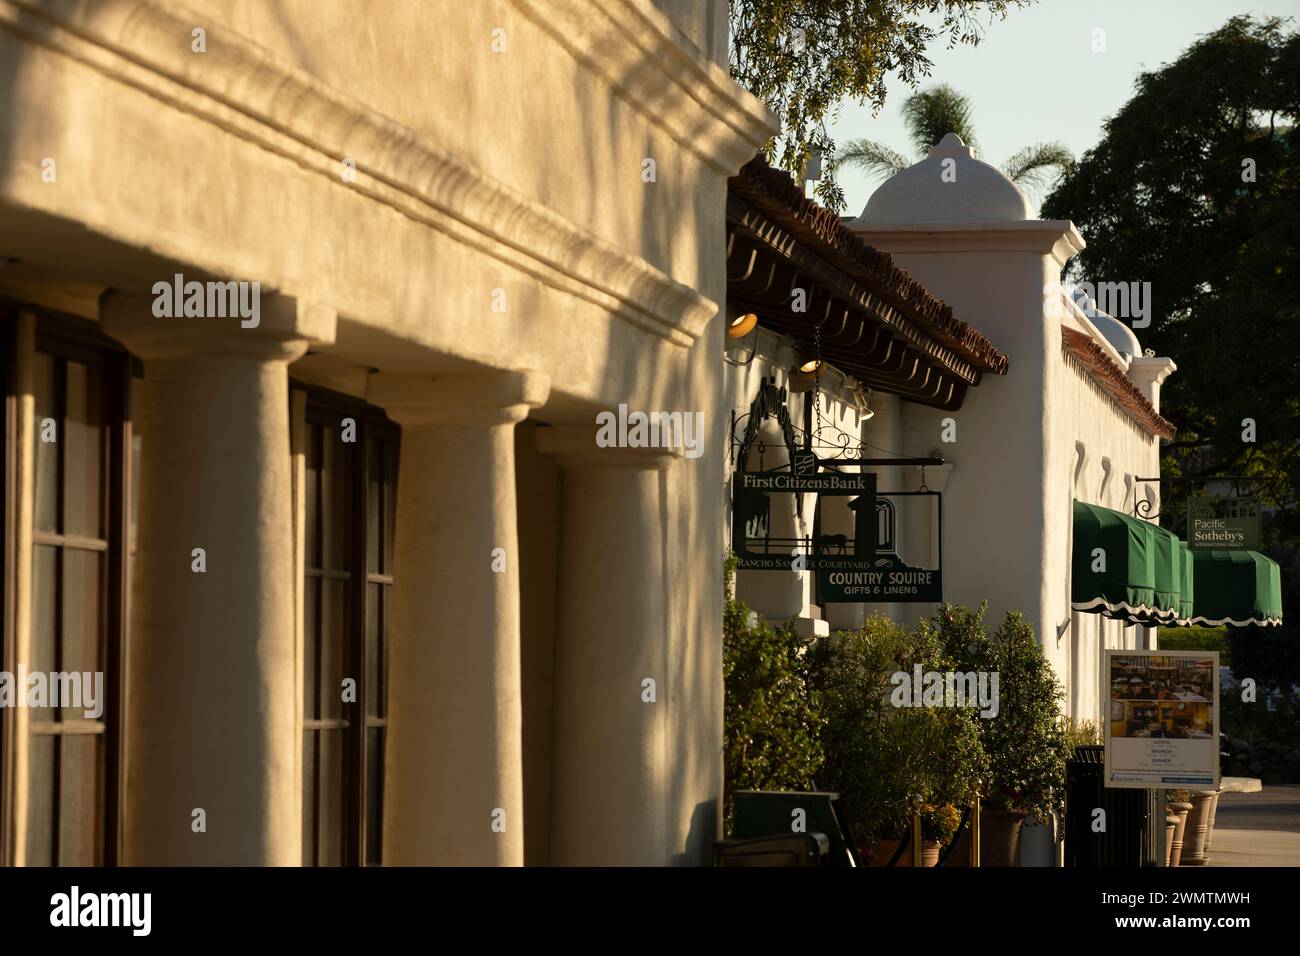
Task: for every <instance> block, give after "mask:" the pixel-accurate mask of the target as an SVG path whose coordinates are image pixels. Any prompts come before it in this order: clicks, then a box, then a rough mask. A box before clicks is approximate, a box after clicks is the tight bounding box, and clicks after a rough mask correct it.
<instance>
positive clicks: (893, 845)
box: [871, 840, 941, 866]
mask: <svg viewBox="0 0 1300 956" xmlns="http://www.w3.org/2000/svg"><path fill="white" fill-rule="evenodd" d="M901 842H902V841H901V840H881V841H880V842H879V843H877V844H876V851H875V853H873V854H872V856H871V865H872V866H888V865H889V861H890V860H891V859H893V857H894V851H896V850H897V849H898V844H899V843H901ZM940 847H941V845H940V843H939V841H938V840H925V841H924V842H922V844H921V865H922V866H938V865H939V850H940ZM895 865H896V866H911V865H912V848H911V847H910V846H909V847H908V848H907V849H906V850H904V851H903V855H902V857H900V858H899V861H898V863H897V864H895Z"/></svg>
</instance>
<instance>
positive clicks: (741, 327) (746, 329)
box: [722, 312, 758, 366]
mask: <svg viewBox="0 0 1300 956" xmlns="http://www.w3.org/2000/svg"><path fill="white" fill-rule="evenodd" d="M751 336H752V337H753V338H752V340H751V344H750V347H749V354H748V355H746V356H745V357H744V358H743V359H742V358H733V357H732V354H731V353H732V352H733V351H734V352H735V353H736V354H737V355H739V354H741V352H742V350H743V349H744V341H743V340H744V339H746V338H750V337H751ZM757 351H758V316H757V315H755V314H754V313H753V312H744V313H741V314H740V315H737V316H736V317H735V318H733V319H732V320H731V322H730V323H729V324H728V325H727V347H726V349H725V350H724V352H723V354H722V358H723V360H724V361H725V362H726V363H727V364H728V365H742V366H745V365H749V364H750V363H751V362H753V361H754V353H755V352H757Z"/></svg>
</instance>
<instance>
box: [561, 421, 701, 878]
mask: <svg viewBox="0 0 1300 956" xmlns="http://www.w3.org/2000/svg"><path fill="white" fill-rule="evenodd" d="M538 446H539V447H540V448H541V449H542V451H545V452H549V453H552V454H556V455H557V456H558V459H559V462H560V465H561V466H562V467H563V468H564V479H563V483H564V493H563V494H564V505H563V511H562V520H563V527H562V529H561V539H560V569H559V602H558V622H557V627H556V647H555V742H554V758H553V764H552V768H553V769H552V774H553V778H552V791H551V792H552V808H551V859H550V862H551V863H552V864H554V865H559V866H664V865H667V864H668V863H669V862H670V861H671V858H672V856H673V853H674V852H676V851H679V850H680V843H681V839H680V838H681V837H682V834H674V833H669V832H668V825H667V820H668V814H669V805H668V802H667V797H668V795H667V793H665V789H666V786H667V784H666V781H667V779H668V777H669V771H670V769H671V768H670V765H669V760H670V753H669V747H668V741H667V739H666V734H665V727H666V726H667V723H668V721H667V717H666V708H668V707H669V706H671V705H670V703H669V700H670V699H671V698H672V697H673V695H674V694H676V693H677V688H673V687H671V686H667V675H668V674H669V673H671V672H672V671H671V669H670V667H669V664H670V662H669V661H668V659H667V649H668V645H669V638H668V607H667V603H668V595H667V593H666V585H665V575H664V572H665V562H666V561H668V560H670V559H671V558H670V556H669V555H666V554H665V553H664V548H665V537H664V510H663V509H664V505H665V502H664V501H663V496H662V493H661V486H662V478H663V476H662V475H661V471H662V470H663V469H665V468H667V467H668V466H669V465H670V464H671V463H672V461H673V458H674V457H675V453H674V451H673V450H671V449H661V448H656V449H623V448H600V447H598V446H597V445H596V441H595V431H594V430H593V429H592V428H590V427H572V428H571V427H565V428H547V429H542V430H541V431H539V432H538ZM683 559H684V556H683ZM648 681H653V682H654V683H653V684H649V683H647V682H648ZM652 695H653V699H650V698H651V696H652ZM720 745H721V742H719V746H720Z"/></svg>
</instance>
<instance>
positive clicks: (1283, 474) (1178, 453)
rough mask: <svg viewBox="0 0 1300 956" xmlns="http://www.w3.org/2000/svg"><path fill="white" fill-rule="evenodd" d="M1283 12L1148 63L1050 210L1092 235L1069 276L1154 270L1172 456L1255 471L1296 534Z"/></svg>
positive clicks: (1292, 229)
mask: <svg viewBox="0 0 1300 956" xmlns="http://www.w3.org/2000/svg"><path fill="white" fill-rule="evenodd" d="M1285 25H1286V21H1283V20H1281V19H1278V18H1266V19H1255V18H1251V17H1234V18H1232V19H1231V20H1229V21H1228V22H1227V23H1225V24H1224V25H1223V26H1222V27H1220V28H1219V29H1218V30H1216V31H1214V32H1213V33H1210V34H1208V35H1206V36H1203V37H1201V38H1200V39H1199V40H1197V41H1196V42H1195V43H1194V44H1192V45H1191V47H1189V48H1188V49H1187V50H1186V51H1185V52H1184V53H1183V54H1182V55H1181V56H1180V57H1179V58H1178V59H1177V60H1175V61H1174V62H1173V63H1170V64H1167V65H1164V66H1162V67H1161V68H1160V69H1157V70H1153V71H1151V72H1147V73H1143V74H1141V75H1140V76H1139V77H1138V79H1137V82H1136V89H1135V92H1134V95H1133V97H1132V99H1130V100H1129V102H1128V103H1126V104H1125V105H1124V107H1123V108H1122V109H1120V111H1119V112H1118V113H1117V114H1116V115H1115V116H1114V117H1113V118H1111V119H1110V120H1108V121H1107V122H1106V124H1105V129H1104V134H1103V137H1102V140H1101V142H1100V143H1098V144H1097V146H1096V147H1095V148H1094V149H1092V150H1089V151H1088V152H1087V153H1086V154H1085V155H1084V156H1083V158H1082V159H1081V160H1080V161H1079V162H1078V163H1077V164H1076V165H1075V166H1074V168H1073V169H1072V170H1071V172H1070V173H1069V174H1068V175H1067V176H1065V178H1064V179H1063V180H1062V181H1061V183H1060V184H1059V185H1058V186H1057V188H1056V189H1055V191H1054V192H1053V193H1052V194H1051V195H1050V196H1049V197H1048V198H1047V200H1046V201H1045V202H1044V204H1043V216H1044V218H1061V219H1071V220H1073V221H1074V222H1075V223H1076V224H1077V225H1078V226H1079V228H1080V230H1081V231H1082V233H1083V235H1084V237H1085V239H1086V240H1087V243H1088V246H1087V248H1086V249H1085V250H1084V251H1083V252H1082V253H1081V255H1080V256H1079V257H1078V258H1077V259H1076V260H1075V261H1074V263H1073V264H1072V266H1071V269H1070V272H1069V275H1068V276H1067V277H1066V278H1067V279H1075V280H1078V279H1086V280H1088V281H1091V282H1094V283H1096V282H1150V283H1151V286H1150V288H1151V300H1152V301H1151V325H1150V327H1149V328H1144V329H1138V330H1137V332H1138V336H1139V338H1140V339H1141V341H1142V343H1143V345H1144V347H1149V348H1154V349H1155V351H1156V352H1157V353H1158V354H1161V355H1169V356H1171V357H1173V359H1174V360H1175V361H1176V362H1177V363H1178V371H1177V373H1175V374H1174V376H1173V377H1172V378H1171V379H1170V380H1169V382H1168V383H1167V384H1166V386H1165V389H1164V392H1163V395H1162V399H1163V402H1162V404H1163V407H1162V411H1163V412H1164V413H1165V414H1166V416H1167V417H1169V418H1171V419H1172V420H1173V421H1174V422H1175V423H1176V424H1177V425H1178V435H1177V436H1176V439H1175V441H1174V442H1173V443H1171V444H1170V445H1169V446H1168V447H1167V452H1168V454H1167V456H1166V462H1165V472H1166V473H1167V474H1168V473H1174V474H1179V473H1181V474H1184V475H1193V476H1199V475H1209V474H1247V475H1253V476H1258V477H1259V479H1260V483H1259V484H1258V485H1257V486H1256V487H1257V488H1258V490H1259V491H1261V492H1262V494H1263V496H1264V497H1265V499H1266V501H1269V502H1271V503H1273V504H1275V505H1278V506H1279V507H1282V508H1284V509H1288V510H1285V511H1283V512H1281V513H1280V514H1279V516H1278V520H1277V521H1276V522H1275V526H1274V532H1275V533H1276V534H1277V535H1278V536H1279V537H1283V538H1290V539H1295V538H1296V537H1298V536H1300V523H1297V521H1296V515H1295V509H1294V507H1293V506H1294V505H1295V503H1296V500H1297V490H1298V488H1300V271H1298V269H1297V266H1298V265H1300V132H1298V131H1297V127H1296V117H1297V113H1300V34H1297V33H1295V32H1286V30H1285V29H1284V27H1285ZM1247 419H1249V420H1251V421H1253V422H1254V425H1255V435H1254V437H1255V439H1256V440H1255V441H1254V442H1251V441H1247V440H1244V438H1245V437H1249V432H1248V425H1246V424H1244V423H1245V421H1246V420H1247ZM1166 500H1168V495H1167V497H1166Z"/></svg>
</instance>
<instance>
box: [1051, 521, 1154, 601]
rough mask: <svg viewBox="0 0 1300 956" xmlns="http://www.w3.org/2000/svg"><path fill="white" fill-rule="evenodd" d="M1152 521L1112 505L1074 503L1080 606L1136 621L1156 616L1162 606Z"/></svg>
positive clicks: (1074, 596) (1074, 590) (1075, 588)
mask: <svg viewBox="0 0 1300 956" xmlns="http://www.w3.org/2000/svg"><path fill="white" fill-rule="evenodd" d="M1152 527H1153V525H1151V524H1149V523H1147V522H1145V521H1141V520H1139V519H1137V518H1134V517H1131V516H1129V515H1126V514H1123V513H1121V512H1119V511H1115V510H1114V509H1112V508H1103V507H1102V506H1101V505H1091V504H1088V503H1087V502H1084V501H1076V502H1075V503H1074V553H1073V556H1072V559H1073V560H1072V571H1073V573H1072V575H1071V584H1070V606H1071V607H1072V608H1073V609H1074V610H1076V611H1088V612H1091V613H1094V614H1104V615H1105V616H1107V617H1112V618H1116V619H1119V620H1124V621H1132V622H1135V623H1136V622H1145V621H1148V620H1151V619H1152V617H1153V615H1155V614H1156V612H1157V608H1156V561H1157V555H1156V541H1155V536H1154V535H1152V533H1151V528H1152ZM1166 583H1167V582H1166Z"/></svg>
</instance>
